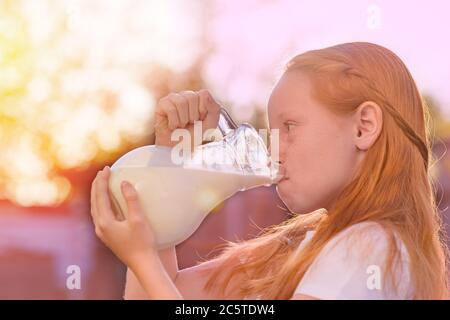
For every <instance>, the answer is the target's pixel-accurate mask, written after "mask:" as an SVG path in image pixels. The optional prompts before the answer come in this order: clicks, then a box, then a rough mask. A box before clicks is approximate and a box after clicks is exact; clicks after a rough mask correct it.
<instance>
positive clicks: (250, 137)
mask: <svg viewBox="0 0 450 320" xmlns="http://www.w3.org/2000/svg"><path fill="white" fill-rule="evenodd" d="M218 129H219V131H220V136H221V137H219V138H220V139H219V140H218V141H214V142H209V143H206V144H203V145H199V146H197V147H195V148H194V149H193V150H192V154H190V155H189V157H183V160H182V161H179V159H178V160H177V161H175V158H177V157H179V154H177V152H175V151H176V150H175V147H173V148H169V147H163V146H155V145H149V146H143V147H140V148H137V149H134V150H132V151H130V152H128V153H126V154H125V155H123V156H122V157H121V158H120V159H118V160H117V161H116V162H115V163H114V164H113V165H112V167H111V176H110V179H109V190H110V194H111V199H112V205H113V208H114V211H115V213H116V214H117V215H118V216H122V217H123V216H124V214H126V203H125V200H124V199H123V196H122V193H121V190H120V183H121V182H122V181H123V180H127V181H129V182H130V183H131V184H132V185H133V186H134V187H135V189H136V190H137V193H138V196H139V202H140V204H141V207H142V208H143V210H144V214H145V216H146V217H147V219H148V221H149V222H150V225H151V227H152V229H153V231H154V233H155V238H156V242H157V247H158V249H163V248H167V247H169V246H175V245H177V244H179V243H181V242H183V241H184V240H186V239H187V238H189V237H190V236H191V235H192V234H193V233H194V232H195V231H196V230H197V228H198V227H199V225H200V224H201V222H202V221H203V219H204V218H205V217H206V216H207V214H208V213H209V212H211V210H212V209H214V208H215V207H216V206H217V205H218V204H220V203H221V202H222V201H224V200H225V199H227V198H229V197H231V196H232V195H233V194H235V193H236V192H237V191H242V190H247V189H250V188H254V187H258V186H269V185H271V184H273V183H276V182H277V181H278V180H279V179H280V178H281V177H280V176H279V175H278V170H277V166H276V165H277V164H276V163H272V162H271V159H270V157H269V153H268V151H267V148H266V145H265V143H264V141H263V139H262V138H261V137H260V135H259V134H258V133H257V131H256V130H255V129H254V128H253V127H252V126H251V125H249V124H242V125H240V126H237V125H236V124H235V123H234V121H233V120H232V119H231V117H230V116H229V114H228V113H227V112H226V110H225V109H224V108H221V111H220V116H219V123H218Z"/></svg>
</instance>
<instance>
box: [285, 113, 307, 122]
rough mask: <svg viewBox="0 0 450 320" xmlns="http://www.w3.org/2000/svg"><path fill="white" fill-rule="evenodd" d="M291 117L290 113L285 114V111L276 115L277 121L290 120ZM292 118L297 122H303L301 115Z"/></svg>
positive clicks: (303, 118)
mask: <svg viewBox="0 0 450 320" xmlns="http://www.w3.org/2000/svg"><path fill="white" fill-rule="evenodd" d="M291 117H292V112H287V111H283V112H280V114H279V115H278V118H279V119H283V118H291ZM294 118H296V119H297V121H300V122H303V121H305V117H304V116H302V115H296V116H295V117H294Z"/></svg>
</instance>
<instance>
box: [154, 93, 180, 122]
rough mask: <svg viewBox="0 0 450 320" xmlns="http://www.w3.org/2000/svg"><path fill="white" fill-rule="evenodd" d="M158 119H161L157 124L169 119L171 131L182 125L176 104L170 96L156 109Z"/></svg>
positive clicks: (163, 99) (159, 103) (161, 101)
mask: <svg viewBox="0 0 450 320" xmlns="http://www.w3.org/2000/svg"><path fill="white" fill-rule="evenodd" d="M156 117H157V118H161V119H156V122H158V121H162V120H163V119H164V118H166V117H167V126H168V127H169V129H170V130H175V129H176V128H178V127H179V125H180V119H179V117H178V111H177V107H176V106H175V103H174V102H173V101H172V100H171V99H170V96H166V97H164V98H162V99H161V100H160V101H159V102H158V106H157V108H156Z"/></svg>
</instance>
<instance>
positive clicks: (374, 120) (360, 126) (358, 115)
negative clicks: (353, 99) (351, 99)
mask: <svg viewBox="0 0 450 320" xmlns="http://www.w3.org/2000/svg"><path fill="white" fill-rule="evenodd" d="M354 120H355V138H354V140H355V145H356V147H357V148H358V149H359V150H362V151H366V150H367V149H369V148H370V147H371V146H372V145H373V144H374V143H375V141H376V140H377V139H378V137H379V136H380V133H381V129H382V127H383V112H382V110H381V108H380V106H379V105H378V104H376V103H375V102H373V101H365V102H363V103H361V104H360V105H359V106H358V108H357V109H356V111H355V114H354Z"/></svg>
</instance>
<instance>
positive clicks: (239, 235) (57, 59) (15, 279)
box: [0, 0, 450, 299]
mask: <svg viewBox="0 0 450 320" xmlns="http://www.w3.org/2000/svg"><path fill="white" fill-rule="evenodd" d="M448 12H450V3H449V2H448V1H435V0H428V1H423V0H421V1H414V4H413V3H412V2H410V1H395V2H393V1H387V0H380V1H365V0H344V1H339V2H335V1H331V0H330V1H324V0H316V1H297V0H295V1H294V0H280V1H276V0H246V1H224V0H209V1H208V0H164V1H163V0H64V1H63V0H61V1H53V0H0V299H14V298H19V299H120V298H121V297H122V293H123V287H124V277H125V267H124V266H123V265H122V264H121V263H120V262H119V261H118V260H117V259H116V258H115V257H114V256H113V255H112V253H111V252H110V251H109V250H108V249H107V248H105V247H104V246H103V245H102V244H101V243H100V242H99V240H97V238H96V237H95V234H94V232H93V225H92V221H91V218H90V203H89V192H90V184H91V182H92V180H93V178H94V176H95V174H96V172H97V170H99V169H101V168H103V166H105V165H111V164H112V163H113V162H114V161H115V160H116V159H117V158H119V157H120V156H121V155H123V154H124V153H126V152H127V151H129V150H131V149H134V148H136V147H138V146H142V145H147V144H152V143H153V140H154V136H153V135H152V134H153V126H152V121H153V113H154V107H155V103H156V101H157V100H158V99H159V98H161V97H162V96H164V95H166V94H168V93H169V92H171V91H180V90H199V89H201V88H207V89H209V90H210V91H211V92H212V93H213V95H214V96H215V97H216V98H217V99H218V100H219V101H221V102H222V103H223V104H224V105H225V106H226V107H227V108H228V110H229V111H230V113H231V114H232V116H233V117H234V118H235V119H236V120H237V121H238V122H250V123H252V124H253V125H254V126H256V127H257V128H264V127H266V118H265V117H266V115H265V108H266V103H267V100H268V97H269V95H270V92H271V89H272V87H273V85H274V84H275V81H276V78H277V76H278V75H279V74H280V72H281V70H282V68H283V65H284V63H285V62H286V61H287V60H288V58H289V57H292V56H293V55H295V54H298V53H301V52H303V51H306V50H310V49H317V48H321V47H326V46H330V45H334V44H337V43H342V42H349V41H370V42H375V43H378V44H381V45H384V46H386V47H388V48H390V49H391V50H393V51H394V52H396V53H397V54H398V55H399V56H400V57H401V58H402V59H403V61H404V62H405V63H406V65H407V66H408V67H409V69H410V71H411V72H412V74H413V76H414V77H415V79H416V81H417V83H418V85H419V88H421V90H422V94H423V95H424V96H425V97H426V99H427V101H428V102H429V104H430V106H431V108H432V114H433V118H434V126H433V128H434V132H435V136H436V137H435V141H434V145H435V147H434V152H435V156H436V157H437V158H438V159H439V161H438V162H437V163H436V165H435V166H434V167H433V174H434V175H435V177H436V179H437V182H438V183H437V186H436V189H437V193H436V197H437V199H438V202H439V207H440V209H441V210H442V214H443V218H444V222H445V223H446V225H447V226H448V222H449V221H448V211H447V208H448V203H449V202H450V197H449V195H450V157H449V156H448V154H447V153H446V150H447V149H448V145H450V90H448V89H449V88H448V84H449V83H450V62H449V60H448V57H450V45H449V42H448V34H449V32H450V22H449V20H448ZM445 39H447V40H445ZM280 204H281V202H280V200H278V199H277V197H276V194H275V191H274V189H273V188H257V189H253V190H250V191H246V192H241V193H239V194H237V195H235V196H234V197H232V198H230V199H229V200H227V201H225V202H224V203H223V204H221V205H220V206H219V207H218V208H216V209H215V210H214V211H213V212H212V213H211V214H210V215H209V216H208V217H207V218H206V220H205V221H204V223H203V224H202V226H201V227H200V229H199V230H198V231H197V232H196V233H195V234H194V235H193V236H192V237H191V238H189V239H188V240H187V241H186V242H184V243H182V244H181V245H179V246H178V248H177V252H178V260H179V265H180V268H185V267H189V266H192V265H194V264H196V262H197V261H199V260H200V259H202V258H209V257H212V256H213V255H214V254H215V251H214V249H215V248H217V246H218V245H220V244H221V243H223V241H224V239H228V240H236V239H246V238H250V237H252V236H254V235H256V234H257V233H258V232H259V228H262V227H266V226H269V225H272V224H277V223H279V222H281V221H283V220H284V219H286V217H287V215H286V213H285V212H284V211H283V210H282V209H280ZM72 265H76V266H79V268H80V271H81V287H80V289H68V288H67V286H66V280H67V278H68V276H69V275H70V273H68V271H69V270H68V268H69V266H72Z"/></svg>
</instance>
